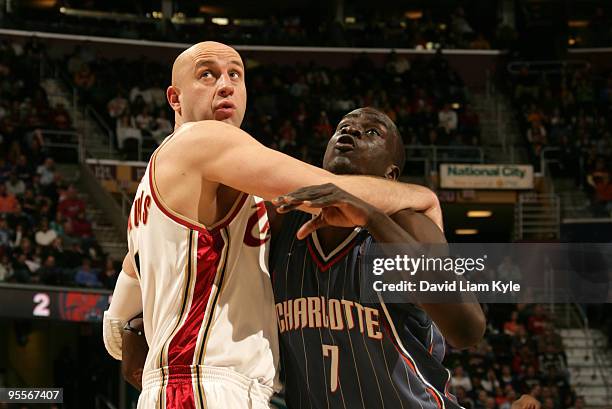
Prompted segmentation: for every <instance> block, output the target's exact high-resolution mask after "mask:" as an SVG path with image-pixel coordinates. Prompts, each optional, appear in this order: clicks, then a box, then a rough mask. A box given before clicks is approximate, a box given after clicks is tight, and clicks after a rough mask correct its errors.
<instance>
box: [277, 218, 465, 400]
mask: <svg viewBox="0 0 612 409" xmlns="http://www.w3.org/2000/svg"><path fill="white" fill-rule="evenodd" d="M309 218H310V215H308V214H305V213H301V212H293V213H291V214H289V215H287V216H286V217H285V220H284V224H283V229H282V231H281V233H280V234H279V236H278V237H276V238H275V239H274V244H273V248H272V253H271V257H270V267H271V271H272V280H273V286H274V297H275V302H276V312H277V317H278V324H279V331H280V339H281V358H282V361H281V366H282V372H283V374H284V381H285V388H286V389H285V390H286V401H287V405H288V406H289V408H290V409H300V408H303V409H306V408H312V409H327V408H345V409H359V408H362V409H375V408H393V409H396V408H404V409H409V408H410V409H412V408H419V409H439V408H459V406H458V405H457V404H456V400H455V398H454V397H453V396H452V395H451V394H450V393H448V391H447V386H448V383H449V379H450V372H449V371H448V370H447V369H446V368H444V366H442V364H441V362H442V359H443V358H444V352H445V344H444V338H443V337H442V335H441V333H440V331H439V330H438V328H437V327H436V326H435V324H434V323H433V322H432V321H431V319H429V317H428V316H427V315H426V314H425V313H424V311H423V310H421V309H420V308H418V307H416V306H414V305H411V304H403V305H397V304H394V305H391V304H385V303H382V302H381V303H380V304H366V303H362V302H361V301H360V299H359V294H360V282H361V279H362V277H365V276H364V275H365V274H368V272H367V271H364V270H365V263H364V262H363V260H364V255H365V254H367V251H368V248H369V246H370V245H371V243H372V240H373V239H372V236H371V235H369V233H368V232H367V230H365V229H356V230H354V231H353V232H352V233H351V234H350V236H349V237H347V239H346V240H345V241H344V242H343V243H342V244H340V245H339V246H338V247H337V248H336V249H334V250H333V251H332V252H331V253H329V254H323V251H322V249H321V246H320V245H319V242H318V238H317V235H316V233H313V234H312V235H311V236H310V237H308V238H307V239H305V240H298V239H297V238H296V237H295V235H296V232H297V230H298V229H299V227H300V226H301V225H302V224H303V223H304V222H306V221H307V220H308V219H309Z"/></svg>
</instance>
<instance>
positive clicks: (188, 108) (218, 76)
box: [166, 41, 246, 127]
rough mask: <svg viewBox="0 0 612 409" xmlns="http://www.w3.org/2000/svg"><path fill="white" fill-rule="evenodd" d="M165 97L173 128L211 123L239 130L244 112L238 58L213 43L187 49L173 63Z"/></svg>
mask: <svg viewBox="0 0 612 409" xmlns="http://www.w3.org/2000/svg"><path fill="white" fill-rule="evenodd" d="M166 94H167V97H168V102H169V103H170V106H171V107H172V109H173V110H174V112H175V123H176V127H178V126H180V125H182V124H183V123H185V122H193V121H202V120H210V119H215V120H219V121H224V122H227V123H229V124H232V125H235V126H240V124H241V123H242V119H243V118H244V112H245V110H246V87H245V84H244V63H243V62H242V58H241V57H240V54H238V52H237V51H236V50H234V49H233V48H232V47H230V46H227V45H225V44H221V43H217V42H215V41H204V42H201V43H198V44H195V45H193V46H191V47H189V48H188V49H186V50H185V51H183V52H182V53H181V54H180V55H179V56H178V57H176V60H174V64H173V65H172V85H171V86H170V87H168V90H167V93H166Z"/></svg>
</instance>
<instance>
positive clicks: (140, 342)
mask: <svg viewBox="0 0 612 409" xmlns="http://www.w3.org/2000/svg"><path fill="white" fill-rule="evenodd" d="M122 338H123V359H122V360H121V372H122V374H123V378H124V379H125V380H126V381H128V382H129V383H130V384H131V385H132V386H134V387H135V388H136V389H138V390H139V391H141V390H142V372H143V369H144V364H145V360H146V358H147V353H148V352H149V346H148V345H147V340H146V338H145V335H144V323H143V321H142V318H139V317H135V318H132V319H131V320H130V321H129V322H128V325H126V328H124V330H123V333H122Z"/></svg>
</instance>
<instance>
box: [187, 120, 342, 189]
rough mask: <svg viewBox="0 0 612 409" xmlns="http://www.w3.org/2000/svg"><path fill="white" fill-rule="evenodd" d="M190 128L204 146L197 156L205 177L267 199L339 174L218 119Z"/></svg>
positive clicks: (331, 178) (327, 179)
mask: <svg viewBox="0 0 612 409" xmlns="http://www.w3.org/2000/svg"><path fill="white" fill-rule="evenodd" d="M189 132H190V135H189V136H188V137H189V138H193V140H194V142H195V141H199V143H200V146H203V148H202V149H201V152H199V153H198V154H197V156H198V157H197V158H196V160H197V163H198V167H200V169H201V170H202V176H203V178H204V179H206V180H208V181H211V182H216V183H220V184H223V185H226V186H229V187H232V188H234V189H236V190H239V191H242V192H246V193H249V194H253V195H256V196H259V197H262V198H264V199H266V200H270V199H274V198H275V197H277V196H280V195H282V194H286V193H289V192H292V191H294V190H297V189H299V188H301V187H304V186H311V185H319V184H324V183H328V182H332V181H333V179H334V178H335V176H334V175H332V174H331V173H329V172H327V171H325V170H323V169H320V168H317V167H315V166H312V165H309V164H307V163H304V162H300V161H299V160H297V159H294V158H292V157H290V156H287V155H285V154H283V153H280V152H277V151H274V150H272V149H269V148H266V147H265V146H263V145H262V144H261V143H259V142H257V141H256V140H255V139H253V138H252V137H251V136H250V135H249V134H247V133H246V132H244V131H242V130H241V129H239V128H236V127H233V126H230V125H227V124H224V123H221V122H218V121H202V122H201V123H199V124H198V125H197V126H192V127H191V128H190V131H189ZM194 146H195V145H194Z"/></svg>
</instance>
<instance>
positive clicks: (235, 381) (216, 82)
mask: <svg viewBox="0 0 612 409" xmlns="http://www.w3.org/2000/svg"><path fill="white" fill-rule="evenodd" d="M167 99H168V102H169V104H170V106H171V107H172V109H173V110H174V112H175V132H174V133H173V134H172V135H170V136H168V137H167V138H166V139H165V140H164V142H163V143H162V144H161V145H160V147H159V148H158V149H157V150H156V151H155V153H154V154H153V155H152V157H151V159H150V161H149V164H148V166H147V169H146V172H145V174H144V177H143V179H142V181H141V183H140V185H139V187H138V189H137V192H136V196H135V201H134V205H133V206H132V209H131V212H130V217H129V223H128V248H129V251H128V255H127V256H126V259H125V260H124V263H123V271H122V272H121V274H120V277H119V280H118V283H117V286H116V288H115V291H114V294H113V300H112V303H111V306H110V307H109V310H108V311H107V312H106V313H105V317H104V326H103V329H104V331H103V332H104V341H105V345H106V347H107V350H108V351H109V353H110V354H111V355H112V356H113V357H115V358H116V359H121V329H122V327H123V326H124V324H125V323H126V322H127V321H128V319H130V318H131V317H133V316H135V315H136V314H138V313H139V312H140V311H142V313H143V323H144V329H145V334H146V339H147V344H148V346H149V352H148V354H147V358H146V362H145V367H144V374H143V377H142V386H143V389H142V393H141V395H140V399H139V402H138V408H157V407H159V408H162V407H167V408H209V409H210V408H264V407H268V401H269V398H270V396H271V395H272V393H273V391H274V389H275V386H276V384H277V383H276V379H277V366H278V339H277V329H276V317H275V311H274V298H273V295H272V288H271V284H270V277H269V273H268V269H267V241H268V234H267V233H268V232H267V230H268V222H267V215H266V210H265V206H264V204H263V199H265V200H271V199H274V198H277V197H279V196H281V195H283V194H285V193H287V192H292V191H295V190H297V189H299V188H302V187H305V186H310V185H320V184H324V183H333V184H335V185H337V186H339V187H340V188H342V189H343V190H346V191H347V192H349V193H351V194H353V195H354V196H356V197H358V198H360V199H362V200H364V201H365V202H368V203H370V204H371V205H373V206H374V207H376V208H378V209H379V210H381V211H382V212H384V213H387V214H392V213H395V212H397V211H399V210H401V209H405V208H412V209H416V210H421V211H424V212H425V213H426V214H427V215H429V216H430V217H432V219H433V220H434V221H435V222H436V223H438V225H440V224H441V215H440V209H439V204H438V202H437V199H436V197H435V195H434V194H433V192H431V191H429V190H428V189H426V188H423V187H421V186H415V185H405V184H398V183H393V182H389V181H386V180H381V179H376V178H371V177H363V176H336V175H332V174H331V173H329V172H327V171H325V170H323V169H319V168H316V167H314V166H311V165H308V164H305V163H303V162H300V161H297V160H295V159H293V158H290V157H288V156H286V155H283V154H281V153H279V152H276V151H273V150H270V149H268V148H266V147H264V146H263V145H261V144H260V143H258V142H257V141H256V140H254V139H253V138H252V137H250V136H249V135H248V134H246V133H245V132H243V131H241V130H240V129H239V126H240V124H241V123H242V119H243V117H244V113H245V109H246V88H245V83H244V65H243V62H242V59H241V58H240V56H239V55H238V53H237V52H236V51H235V50H233V49H232V48H230V47H228V46H226V45H223V44H220V43H214V42H204V43H199V44H196V45H194V46H193V47H191V48H189V49H187V50H186V51H184V52H183V53H182V54H181V55H179V57H178V58H177V59H176V61H175V63H174V65H173V68H172V85H171V86H169V87H168V90H167ZM398 149H401V147H398ZM283 200H284V201H285V202H290V198H289V199H287V198H284V199H281V200H279V201H278V202H281V203H282V202H283ZM339 218H340V224H341V225H345V226H354V225H355V224H356V223H357V221H356V220H353V219H352V215H351V214H350V213H347V214H342V213H341V214H340V216H339ZM317 227H320V225H319V224H314V223H310V222H307V223H306V224H305V225H304V226H303V229H302V231H301V234H309V233H310V232H311V231H313V230H314V229H315V228H317Z"/></svg>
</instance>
